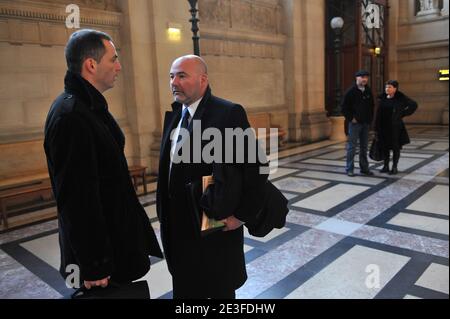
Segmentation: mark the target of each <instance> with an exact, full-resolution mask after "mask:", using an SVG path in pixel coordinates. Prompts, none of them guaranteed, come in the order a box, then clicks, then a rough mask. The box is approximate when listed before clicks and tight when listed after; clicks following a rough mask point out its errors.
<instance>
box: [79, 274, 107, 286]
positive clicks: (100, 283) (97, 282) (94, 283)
mask: <svg viewBox="0 0 450 319" xmlns="http://www.w3.org/2000/svg"><path fill="white" fill-rule="evenodd" d="M109 278H111V276H108V277H106V278H104V279H100V280H94V281H86V280H85V281H84V286H85V287H86V288H87V289H91V287H102V288H106V287H107V286H108V281H109Z"/></svg>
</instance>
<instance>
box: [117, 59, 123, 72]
mask: <svg viewBox="0 0 450 319" xmlns="http://www.w3.org/2000/svg"><path fill="white" fill-rule="evenodd" d="M116 70H117V72H120V71H121V70H122V64H120V62H119V61H117V65H116Z"/></svg>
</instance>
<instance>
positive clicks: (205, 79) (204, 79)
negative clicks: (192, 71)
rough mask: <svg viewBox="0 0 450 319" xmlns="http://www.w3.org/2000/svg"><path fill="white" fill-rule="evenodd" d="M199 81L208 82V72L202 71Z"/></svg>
mask: <svg viewBox="0 0 450 319" xmlns="http://www.w3.org/2000/svg"><path fill="white" fill-rule="evenodd" d="M201 83H202V84H208V74H206V73H204V74H202V75H201Z"/></svg>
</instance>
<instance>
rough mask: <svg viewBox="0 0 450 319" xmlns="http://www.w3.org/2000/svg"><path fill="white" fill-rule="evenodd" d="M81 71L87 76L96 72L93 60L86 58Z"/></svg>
mask: <svg viewBox="0 0 450 319" xmlns="http://www.w3.org/2000/svg"><path fill="white" fill-rule="evenodd" d="M82 69H83V70H84V71H85V72H87V73H88V74H93V73H95V71H96V70H97V62H96V61H95V60H94V59H93V58H87V59H86V60H84V62H83V66H82Z"/></svg>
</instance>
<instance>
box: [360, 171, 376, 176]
mask: <svg viewBox="0 0 450 319" xmlns="http://www.w3.org/2000/svg"><path fill="white" fill-rule="evenodd" d="M361 174H363V175H366V176H373V172H371V171H361Z"/></svg>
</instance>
